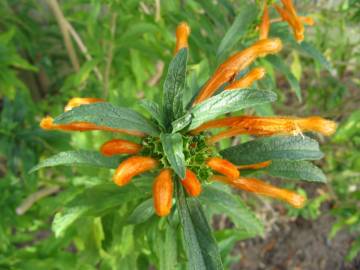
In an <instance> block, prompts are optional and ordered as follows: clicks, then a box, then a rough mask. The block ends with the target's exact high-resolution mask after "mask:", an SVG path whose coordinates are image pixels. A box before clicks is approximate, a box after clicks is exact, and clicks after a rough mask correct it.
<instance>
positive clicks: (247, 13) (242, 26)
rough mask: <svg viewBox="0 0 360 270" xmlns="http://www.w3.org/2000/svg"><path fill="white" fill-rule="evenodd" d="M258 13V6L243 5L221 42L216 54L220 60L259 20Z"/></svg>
mask: <svg viewBox="0 0 360 270" xmlns="http://www.w3.org/2000/svg"><path fill="white" fill-rule="evenodd" d="M257 12H258V10H257V7H256V5H252V4H248V5H246V4H245V3H243V5H242V7H241V9H240V11H239V13H238V15H237V16H236V18H235V20H234V22H233V24H232V25H231V27H230V28H229V30H228V31H227V32H226V34H225V36H224V37H223V39H222V40H221V42H220V45H219V48H218V49H217V52H216V55H217V57H218V58H219V57H220V56H221V55H222V54H223V53H224V52H226V51H227V50H229V49H232V47H233V46H234V45H235V44H236V43H237V42H238V41H239V39H240V38H241V37H242V36H243V35H244V34H245V33H246V31H247V30H248V29H249V27H250V26H251V24H252V23H253V22H254V20H255V19H256V18H257Z"/></svg>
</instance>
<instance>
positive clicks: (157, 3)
mask: <svg viewBox="0 0 360 270" xmlns="http://www.w3.org/2000/svg"><path fill="white" fill-rule="evenodd" d="M160 19H161V5H160V0H155V21H156V22H158V21H160Z"/></svg>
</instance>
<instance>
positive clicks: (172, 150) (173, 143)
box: [160, 133, 185, 179]
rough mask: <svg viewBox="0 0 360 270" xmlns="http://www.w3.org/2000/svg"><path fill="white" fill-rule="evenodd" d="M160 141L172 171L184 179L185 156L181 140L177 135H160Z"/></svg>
mask: <svg viewBox="0 0 360 270" xmlns="http://www.w3.org/2000/svg"><path fill="white" fill-rule="evenodd" d="M160 140H161V143H162V145H163V148H164V153H165V155H166V157H167V160H168V161H169V163H170V165H171V167H172V169H173V170H174V171H175V173H176V174H177V175H178V176H179V177H180V178H181V179H184V178H185V156H184V153H183V140H182V137H181V135H180V134H179V133H174V134H167V133H161V134H160Z"/></svg>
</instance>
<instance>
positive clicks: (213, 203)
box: [199, 185, 264, 236]
mask: <svg viewBox="0 0 360 270" xmlns="http://www.w3.org/2000/svg"><path fill="white" fill-rule="evenodd" d="M199 199H200V201H201V202H204V203H206V204H207V205H209V206H210V207H212V208H214V209H216V210H217V211H218V213H221V214H226V215H227V216H229V217H230V218H231V220H232V221H233V222H234V224H235V225H236V227H237V228H238V229H242V230H244V231H245V232H246V233H247V235H252V236H255V235H257V234H261V235H262V234H263V232H264V227H263V224H262V223H261V222H260V221H259V220H258V219H257V218H256V216H255V215H254V214H253V212H252V211H251V210H250V209H249V208H248V207H247V206H246V205H245V204H244V203H243V202H242V200H241V199H240V198H239V196H236V195H233V194H231V193H230V192H225V191H223V190H221V189H219V188H216V187H215V186H214V185H212V186H206V188H204V189H203V191H202V193H201V196H200V198H199Z"/></svg>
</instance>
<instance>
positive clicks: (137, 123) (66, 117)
mask: <svg viewBox="0 0 360 270" xmlns="http://www.w3.org/2000/svg"><path fill="white" fill-rule="evenodd" d="M72 122H89V123H93V124H96V125H98V126H104V127H109V128H115V129H126V130H132V131H140V132H144V133H147V134H149V135H153V136H157V135H159V131H158V130H157V128H156V126H154V125H153V124H152V123H151V122H150V121H149V120H147V119H146V118H145V117H144V116H142V115H141V114H139V113H137V112H135V111H133V110H130V109H127V108H123V107H117V106H114V105H111V104H110V103H106V102H101V103H94V104H89V105H82V106H79V107H76V108H74V109H72V110H70V111H68V112H65V113H63V114H61V115H59V116H58V117H56V118H55V119H54V123H55V124H68V123H72Z"/></svg>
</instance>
